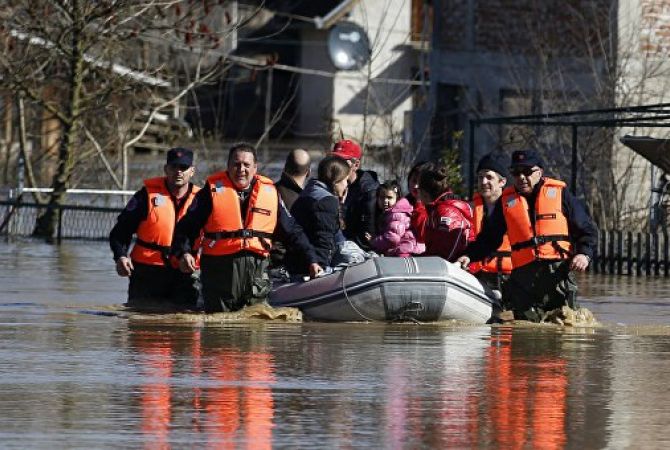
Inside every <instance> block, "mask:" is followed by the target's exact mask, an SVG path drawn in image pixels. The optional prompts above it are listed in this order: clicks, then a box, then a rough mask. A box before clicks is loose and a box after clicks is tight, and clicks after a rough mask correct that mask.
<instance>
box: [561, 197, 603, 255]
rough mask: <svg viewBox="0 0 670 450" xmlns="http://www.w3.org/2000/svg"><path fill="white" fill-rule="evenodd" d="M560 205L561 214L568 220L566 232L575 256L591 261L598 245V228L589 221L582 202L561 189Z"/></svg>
mask: <svg viewBox="0 0 670 450" xmlns="http://www.w3.org/2000/svg"><path fill="white" fill-rule="evenodd" d="M561 203H562V205H561V206H562V208H563V214H565V217H567V219H568V231H569V233H570V239H571V241H572V243H573V244H574V247H575V254H576V253H582V254H584V255H586V256H588V257H589V258H591V259H593V256H594V253H595V249H596V247H597V245H598V228H597V227H596V226H595V224H594V223H593V220H591V216H590V215H589V214H588V212H587V211H586V207H585V206H584V204H583V203H582V201H581V200H579V199H578V198H576V197H575V196H574V195H572V193H570V191H568V190H567V189H563V197H562V200H561Z"/></svg>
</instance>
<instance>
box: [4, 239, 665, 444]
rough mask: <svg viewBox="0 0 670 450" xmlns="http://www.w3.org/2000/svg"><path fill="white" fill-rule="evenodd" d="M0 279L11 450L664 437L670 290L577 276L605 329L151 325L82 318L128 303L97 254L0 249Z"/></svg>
mask: <svg viewBox="0 0 670 450" xmlns="http://www.w3.org/2000/svg"><path fill="white" fill-rule="evenodd" d="M0 267H2V269H0V279H1V281H2V284H1V285H0V396H1V397H2V399H3V402H1V403H0V442H2V447H3V448H104V447H115V448H116V447H123V448H138V447H145V448H160V449H163V448H202V447H205V448H240V447H246V448H254V449H256V448H261V449H262V448H296V447H298V448H313V447H324V448H333V447H337V448H342V447H344V448H369V447H372V448H391V449H396V448H397V449H401V448H454V447H455V448H519V449H521V448H547V449H553V448H566V447H567V448H631V447H636V448H649V447H652V448H653V447H659V443H661V442H665V441H667V440H668V439H670V430H668V428H667V423H668V422H669V421H670V408H669V407H668V406H667V405H669V404H670V395H669V394H668V393H667V383H666V382H665V380H666V379H667V378H668V376H669V375H670V333H668V332H667V331H668V327H667V325H666V322H664V320H663V318H664V317H665V316H666V315H667V314H668V307H667V306H666V304H665V301H666V299H665V297H664V296H665V295H666V294H665V291H664V288H663V285H664V283H667V282H666V280H648V281H649V282H648V283H647V285H646V287H645V285H644V284H642V283H639V281H641V280H638V279H634V278H632V279H631V278H618V279H614V278H606V277H599V276H594V275H590V276H587V277H583V278H582V280H581V286H582V288H583V290H582V292H584V293H585V294H586V295H585V297H587V298H584V303H585V306H587V307H589V308H590V309H593V310H594V311H596V315H597V316H598V318H599V319H600V320H601V321H602V322H605V323H609V325H608V326H605V327H603V328H598V329H576V328H560V327H554V326H536V327H513V326H501V327H487V326H476V327H474V326H473V327H468V326H453V325H451V326H447V325H444V324H426V325H414V324H411V325H398V324H328V323H282V322H257V323H235V322H232V323H225V324H222V323H219V324H213V323H203V322H197V323H189V322H183V323H178V322H174V321H172V322H171V323H159V322H157V321H155V320H154V321H142V320H130V321H129V320H126V319H122V318H118V317H109V316H95V315H90V314H80V313H79V311H80V310H81V309H91V310H95V309H96V308H97V309H104V307H105V306H107V305H109V304H111V303H120V302H121V300H122V298H123V293H124V292H125V287H126V284H125V281H124V280H122V279H118V278H117V277H115V275H114V272H113V270H114V269H113V265H112V262H111V258H109V255H108V251H107V249H106V247H105V246H104V245H102V244H86V245H84V244H67V245H65V246H63V247H60V248H56V247H48V246H41V245H36V244H26V243H14V244H0ZM73 306H74V307H73ZM650 307H651V308H652V309H653V311H654V314H653V315H649V313H648V311H649V308H650ZM627 312H629V313H630V314H626V313H627ZM601 316H606V317H607V318H609V319H610V320H603V319H602V317H601ZM626 321H628V322H626ZM617 323H635V324H642V325H644V326H636V327H625V326H619V325H615V324H617ZM645 327H646V328H645ZM649 330H652V331H653V332H649Z"/></svg>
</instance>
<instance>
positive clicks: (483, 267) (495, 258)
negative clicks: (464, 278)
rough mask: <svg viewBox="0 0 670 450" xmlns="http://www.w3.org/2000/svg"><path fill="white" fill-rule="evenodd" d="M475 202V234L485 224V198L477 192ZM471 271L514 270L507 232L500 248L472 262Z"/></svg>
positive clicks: (506, 272) (505, 272)
mask: <svg viewBox="0 0 670 450" xmlns="http://www.w3.org/2000/svg"><path fill="white" fill-rule="evenodd" d="M472 200H473V202H474V204H475V208H474V211H475V212H474V219H475V224H474V225H475V226H474V228H475V236H477V235H478V234H479V233H481V231H482V228H483V224H484V215H485V214H486V212H485V211H484V200H483V199H482V196H481V195H479V194H475V195H474V197H473V199H472ZM469 271H470V272H471V273H477V272H479V271H482V272H487V273H504V274H509V273H511V272H512V248H511V246H510V243H509V238H508V237H507V233H505V236H503V241H502V244H500V247H498V250H496V251H495V252H493V253H492V254H491V256H490V257H488V258H486V259H484V260H482V261H478V262H474V263H472V264H470V267H469Z"/></svg>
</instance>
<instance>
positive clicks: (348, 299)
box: [342, 266, 374, 322]
mask: <svg viewBox="0 0 670 450" xmlns="http://www.w3.org/2000/svg"><path fill="white" fill-rule="evenodd" d="M348 268H349V266H345V267H344V269H342V292H343V293H344V298H346V299H347V301H348V302H349V305H350V306H351V308H352V309H353V310H354V311H356V313H357V314H358V315H359V316H361V317H362V318H364V319H365V320H367V321H368V322H374V320H373V319H370V318H369V317H366V316H365V314H363V313H362V312H360V311H359V310H358V308H356V307H355V306H354V303H353V302H352V301H351V299H350V298H349V294H347V287H346V285H345V284H344V276H345V275H346V273H347V269H348Z"/></svg>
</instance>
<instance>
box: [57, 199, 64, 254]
mask: <svg viewBox="0 0 670 450" xmlns="http://www.w3.org/2000/svg"><path fill="white" fill-rule="evenodd" d="M62 238H63V208H62V207H61V206H60V205H59V206H58V231H57V234H56V242H58V243H59V244H60V243H61V240H62Z"/></svg>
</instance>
